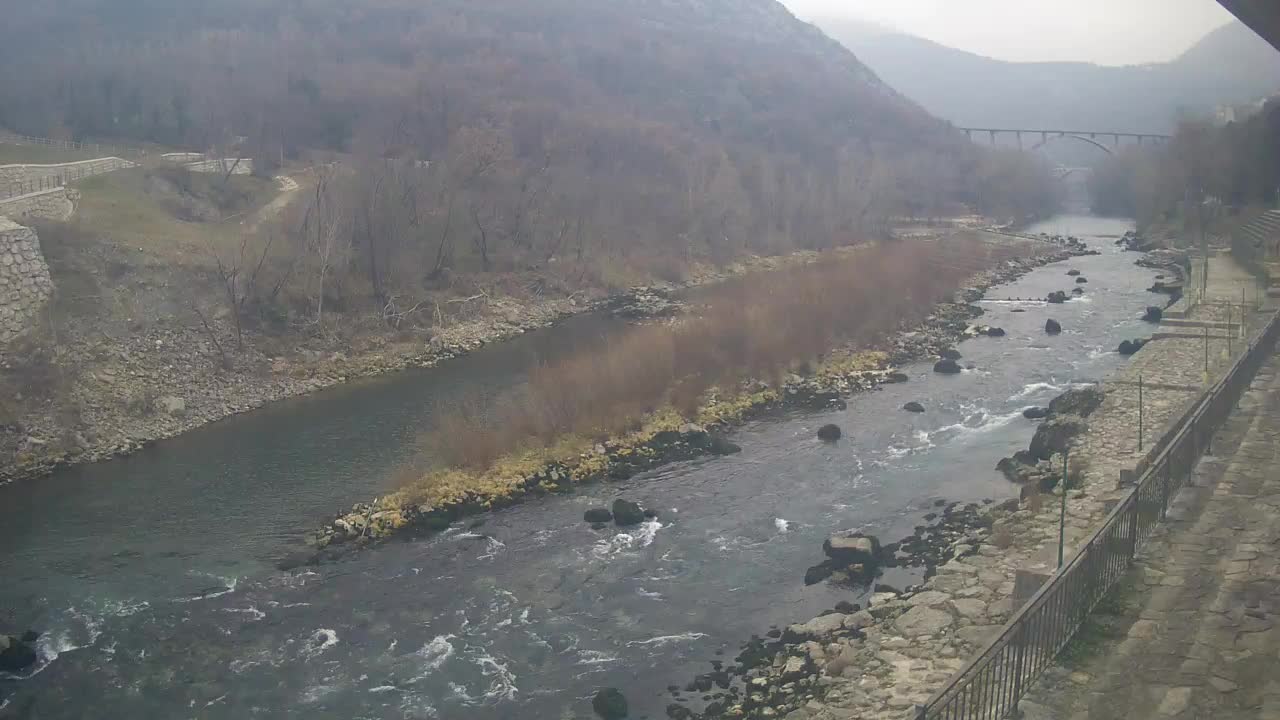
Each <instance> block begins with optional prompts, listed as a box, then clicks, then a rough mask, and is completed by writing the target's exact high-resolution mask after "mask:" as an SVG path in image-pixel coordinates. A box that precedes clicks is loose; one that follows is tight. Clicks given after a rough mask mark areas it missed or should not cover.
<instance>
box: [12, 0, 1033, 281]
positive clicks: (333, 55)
mask: <svg viewBox="0 0 1280 720" xmlns="http://www.w3.org/2000/svg"><path fill="white" fill-rule="evenodd" d="M50 48H58V51H57V52H49V51H48V50H49V49H50ZM0 59H2V60H3V63H4V66H5V68H6V71H7V72H6V78H5V79H4V81H3V82H0V125H4V126H7V127H8V128H9V129H11V130H14V131H19V132H23V133H28V134H36V135H51V136H54V137H68V138H76V139H81V138H95V139H97V138H102V139H126V140H138V141H142V140H145V141H150V142H157V143H163V144H166V145H171V146H181V147H189V148H193V149H205V148H210V147H226V146H228V145H229V144H231V141H232V139H234V138H237V137H242V138H247V146H248V147H249V148H250V150H251V151H252V153H253V155H254V157H255V160H257V161H258V164H259V165H260V166H261V167H264V168H267V169H269V168H270V167H271V164H272V162H273V161H274V162H279V160H280V159H282V158H283V159H284V160H286V161H288V160H290V159H310V158H312V157H314V156H313V155H309V154H308V152H309V151H315V150H327V151H336V152H341V153H351V154H352V155H351V156H346V157H344V158H343V159H344V160H345V161H346V164H347V165H348V166H354V167H357V168H359V172H360V175H359V180H358V181H357V182H356V183H355V186H356V187H360V188H364V189H366V190H368V189H370V188H374V187H378V188H387V187H391V186H394V188H395V193H398V195H399V196H401V197H407V196H418V198H417V201H416V203H415V204H414V206H413V207H412V208H407V209H406V208H404V207H397V208H395V209H394V210H395V211H396V212H393V208H390V207H388V205H391V204H394V205H397V206H401V205H404V203H402V202H400V201H399V200H396V201H392V200H390V199H389V196H388V197H384V198H377V197H365V198H364V199H363V200H362V201H358V202H357V201H354V200H351V199H350V198H347V199H346V200H344V201H343V202H344V203H345V204H346V205H347V206H348V207H347V210H348V212H344V213H343V214H344V215H346V216H348V218H351V217H356V216H358V215H360V213H356V212H354V210H352V209H351V208H350V207H349V206H350V204H351V203H352V202H355V203H356V204H363V205H365V206H366V207H365V210H368V211H369V212H367V213H364V215H366V216H367V217H368V218H371V219H372V220H371V222H372V221H381V222H383V224H384V225H386V227H383V228H382V230H383V231H385V232H384V234H391V235H396V236H397V237H400V238H403V237H404V235H405V233H404V232H392V231H391V229H390V226H391V225H395V224H396V223H400V224H403V225H410V224H411V225H413V226H414V227H415V228H418V230H417V232H418V235H419V237H418V238H417V239H415V240H412V242H413V244H414V245H415V246H417V247H418V248H419V249H423V250H424V251H423V252H421V253H419V254H420V255H421V256H422V257H420V258H417V259H415V260H414V262H416V263H425V264H426V265H427V267H426V268H415V272H418V274H419V275H432V274H438V273H439V272H440V271H441V270H442V268H443V266H447V265H450V264H452V265H455V266H456V265H461V264H466V263H470V265H469V266H472V267H476V268H488V267H491V266H493V265H494V264H495V262H496V261H497V259H498V258H505V259H506V261H507V262H509V263H516V264H536V263H539V262H544V261H546V260H548V259H551V258H555V257H557V256H560V255H564V254H565V253H566V252H567V251H568V250H570V249H571V248H578V247H581V246H585V245H588V244H596V245H599V246H600V247H601V248H605V249H606V252H610V253H614V254H618V253H622V252H623V251H624V250H626V249H634V248H637V247H647V248H650V249H651V250H652V251H653V252H651V253H650V254H651V255H660V254H663V253H667V254H673V255H684V254H690V253H692V254H695V255H705V256H708V257H712V258H726V257H731V256H733V255H735V254H737V253H739V252H741V251H743V250H751V251H760V252H778V251H784V250H787V249H789V248H795V247H823V246H829V245H831V244H837V243H842V242H847V241H849V240H852V239H854V238H857V237H861V236H865V235H870V234H876V233H878V232H880V231H881V230H882V228H883V226H884V224H885V219H886V218H888V217H890V216H892V215H897V214H904V213H938V212H942V211H943V210H945V209H947V208H949V207H955V206H956V203H966V202H967V203H972V204H975V205H976V204H981V205H983V206H984V209H987V210H990V211H992V212H998V213H1003V214H1009V215H1014V214H1025V213H1029V212H1036V211H1040V210H1043V209H1045V208H1046V207H1047V205H1048V204H1049V203H1050V202H1051V192H1049V190H1048V188H1047V186H1046V185H1045V184H1044V183H1043V182H1042V181H1043V178H1039V179H1037V171H1038V169H1037V168H1035V167H1034V165H1031V164H1029V163H1028V161H1026V160H1023V159H1020V158H1016V157H1013V156H984V155H982V154H980V152H979V151H977V150H975V149H973V148H971V147H969V146H968V145H966V144H965V143H964V142H962V140H961V139H960V138H958V137H957V136H956V135H955V134H954V133H952V132H950V131H949V130H948V128H947V127H946V125H945V124H944V123H942V122H941V121H939V120H937V119H935V118H933V117H930V116H929V115H928V114H926V113H925V112H924V111H922V110H921V109H920V108H919V107H918V106H917V105H915V104H914V103H913V102H911V101H909V100H907V99H905V98H904V97H903V96H901V95H900V94H898V93H897V92H895V91H894V90H893V89H891V88H890V87H888V86H886V85H885V84H884V83H883V82H881V81H880V80H879V79H878V78H877V77H876V76H875V75H874V74H873V73H872V72H870V71H869V70H868V69H867V68H866V67H865V66H863V65H862V64H861V63H859V62H858V60H857V59H856V58H855V57H854V56H853V55H852V54H851V53H849V52H848V51H847V50H845V49H844V48H842V47H841V46H839V45H838V44H837V43H835V42H833V41H831V40H829V39H828V38H826V37H825V36H823V35H822V34H821V33H820V32H818V31H817V30H815V29H814V28H812V27H811V26H808V25H806V24H804V23H801V22H799V21H797V20H796V19H795V18H794V17H792V16H791V15H790V13H788V12H787V11H786V10H785V9H784V8H783V7H782V6H781V5H780V4H778V3H776V2H774V1H773V0H680V1H678V2H660V1H658V0H625V1H624V0H599V1H597V2H590V3H582V2H578V1H577V0H537V2H531V1H529V0H488V1H486V2H474V0H428V1H424V0H360V1H359V2H340V1H339V0H291V1H285V2H280V1H278V0H212V1H211V2H193V1H192V0H177V1H176V2H175V1H173V0H163V1H162V0H109V1H108V0H52V1H51V2H45V3H31V4H27V5H24V6H21V7H16V8H13V9H12V10H10V11H9V12H8V13H7V18H6V23H5V24H4V27H3V28H0ZM375 159H376V160H378V161H379V162H373V160H375ZM388 159H395V160H399V161H403V162H402V164H400V165H395V166H394V167H390V166H389V165H388V164H387V163H386V162H385V161H386V160H388ZM336 185H337V183H335V187H336ZM366 195H367V193H366ZM371 204H372V205H378V206H380V207H379V208H371V207H367V206H369V205H371ZM397 212H398V213H399V214H401V215H404V214H406V213H408V215H410V216H411V217H408V218H407V219H405V218H401V219H394V218H392V217H391V216H392V215H395V214H396V213H397ZM349 222H351V221H350V220H349ZM374 230H375V228H373V227H370V226H369V223H366V226H365V227H364V228H363V235H364V236H368V235H369V234H370V233H372V232H374ZM446 234H447V235H448V236H449V238H450V239H448V240H446V241H444V242H448V243H449V244H450V247H448V248H441V247H439V244H440V242H441V240H440V237H441V236H442V235H446ZM427 238H431V241H430V242H428V241H427ZM455 241H456V242H457V247H456V248H455V247H453V243H454V242H455ZM354 242H355V243H356V244H357V245H358V244H359V243H360V240H359V238H356V239H355V240H354ZM426 245H430V247H429V248H426ZM424 248H425V249H424ZM596 249H600V248H596ZM575 252H579V254H580V253H581V252H586V250H585V249H583V250H581V251H578V250H575ZM365 256H367V257H369V258H375V255H373V254H369V253H365ZM387 261H388V262H389V260H387ZM368 262H377V259H376V258H375V259H373V260H370V261H368ZM375 274H376V269H375Z"/></svg>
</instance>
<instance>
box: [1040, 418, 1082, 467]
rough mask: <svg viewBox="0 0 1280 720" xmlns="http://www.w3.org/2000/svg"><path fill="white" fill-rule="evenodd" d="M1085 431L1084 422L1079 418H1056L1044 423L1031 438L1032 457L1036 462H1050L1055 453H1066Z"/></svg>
mask: <svg viewBox="0 0 1280 720" xmlns="http://www.w3.org/2000/svg"><path fill="white" fill-rule="evenodd" d="M1084 431H1085V424H1084V420H1082V419H1080V418H1079V417H1076V416H1074V415H1063V416H1061V417H1054V418H1052V419H1050V420H1048V421H1046V422H1044V423H1042V424H1041V425H1040V427H1039V429H1037V430H1036V434H1035V436H1034V437H1032V438H1031V448H1030V449H1031V455H1032V457H1034V458H1035V459H1036V460H1048V459H1049V458H1051V457H1053V455H1054V453H1059V454H1061V453H1063V452H1066V450H1067V448H1069V447H1071V444H1072V441H1074V440H1075V438H1076V436H1077V435H1079V434H1080V433H1082V432H1084Z"/></svg>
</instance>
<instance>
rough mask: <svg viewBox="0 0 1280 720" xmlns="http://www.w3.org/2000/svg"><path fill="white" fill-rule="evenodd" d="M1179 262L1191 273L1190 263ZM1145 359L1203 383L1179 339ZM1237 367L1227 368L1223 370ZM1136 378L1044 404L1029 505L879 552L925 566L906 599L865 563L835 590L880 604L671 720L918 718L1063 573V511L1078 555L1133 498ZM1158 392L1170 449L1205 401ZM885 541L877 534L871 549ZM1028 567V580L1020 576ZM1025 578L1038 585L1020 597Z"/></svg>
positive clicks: (813, 630) (684, 703)
mask: <svg viewBox="0 0 1280 720" xmlns="http://www.w3.org/2000/svg"><path fill="white" fill-rule="evenodd" d="M1167 261H1168V258H1167V257H1166V254H1164V253H1157V254H1156V255H1155V256H1154V257H1151V256H1147V257H1144V258H1143V260H1141V261H1139V264H1142V265H1144V266H1148V267H1153V266H1155V267H1167V265H1166V264H1165V263H1166V262H1167ZM1174 262H1175V263H1177V264H1181V260H1180V259H1179V258H1175V259H1174ZM1138 361H1139V362H1140V363H1141V364H1142V365H1143V366H1144V367H1145V369H1146V370H1147V371H1150V369H1151V368H1153V367H1159V368H1162V369H1164V371H1165V372H1166V373H1167V374H1168V376H1169V377H1170V378H1173V377H1180V376H1182V375H1184V374H1187V373H1191V374H1194V373H1195V372H1196V371H1197V369H1198V367H1199V366H1198V362H1199V360H1198V359H1197V356H1195V354H1194V353H1193V352H1189V351H1188V349H1187V348H1184V347H1182V346H1181V345H1180V344H1179V343H1177V342H1170V341H1161V342H1157V343H1153V344H1150V345H1148V346H1147V347H1146V348H1145V349H1143V351H1142V355H1140V356H1139V358H1138ZM1224 368H1225V363H1224V365H1223V367H1219V368H1218V371H1219V372H1220V371H1222V370H1223V369H1224ZM1139 371H1141V370H1140V369H1139ZM1132 376H1133V372H1132V369H1130V368H1126V369H1124V370H1121V371H1119V372H1118V373H1117V379H1116V382H1114V383H1109V384H1107V385H1105V386H1091V387H1085V388H1076V389H1072V390H1069V391H1067V392H1066V393H1063V394H1062V395H1060V396H1059V397H1058V398H1056V399H1055V400H1054V401H1053V402H1052V403H1051V404H1050V407H1049V408H1040V409H1038V410H1040V411H1042V412H1037V413H1035V415H1036V417H1037V418H1046V419H1045V422H1044V423H1043V424H1042V425H1041V426H1040V428H1039V429H1038V431H1037V433H1036V436H1035V437H1034V438H1033V440H1032V442H1031V445H1030V447H1029V448H1028V449H1027V450H1026V451H1022V452H1020V453H1018V454H1016V455H1015V457H1014V458H1006V459H1005V460H1002V461H1001V468H1000V469H1002V470H1005V471H1006V473H1008V474H1010V475H1011V478H1010V479H1012V480H1015V481H1016V482H1019V483H1022V484H1023V487H1024V492H1023V493H1022V497H1021V499H1020V500H1010V501H1008V502H1005V503H1002V504H1000V505H995V504H993V503H990V502H988V503H986V504H983V505H977V506H975V505H970V506H965V507H963V508H960V507H958V506H955V505H950V504H948V505H946V509H945V510H944V511H943V514H942V519H941V520H939V521H938V522H937V523H934V524H933V525H930V526H922V527H920V528H917V530H916V533H915V534H914V535H913V536H912V537H911V538H907V539H904V540H903V541H901V542H900V543H895V544H892V545H887V546H884V547H885V548H888V549H892V550H893V554H892V555H889V554H887V553H883V552H882V553H878V554H877V556H878V557H879V560H880V562H882V563H883V564H884V566H885V567H890V566H891V563H892V562H894V561H907V562H912V563H915V564H917V565H923V566H924V567H925V572H924V574H923V579H922V581H921V582H918V583H916V584H913V585H911V586H908V587H906V588H902V589H901V590H899V589H897V588H889V587H885V586H882V585H877V584H876V582H877V576H876V575H875V573H874V572H873V573H872V574H871V575H870V576H866V577H858V573H860V572H864V571H865V570H866V564H865V562H856V561H857V560H862V558H854V560H855V563H854V565H853V567H849V568H847V569H846V572H845V574H844V575H843V576H838V575H835V574H833V575H832V576H831V579H830V580H827V581H828V582H832V581H835V582H845V581H847V580H850V579H851V580H853V582H850V583H849V584H850V590H851V593H850V599H851V600H862V599H864V598H866V597H867V590H868V589H871V590H873V592H871V593H870V596H869V606H868V607H866V608H861V607H859V606H858V605H856V604H853V603H852V602H848V601H846V602H841V603H839V604H838V605H837V606H836V607H835V608H833V609H831V610H829V611H827V612H825V613H823V614H822V615H821V616H819V617H817V618H814V619H812V620H810V621H808V622H803V623H797V624H795V625H791V626H789V627H787V628H785V629H779V628H774V629H772V630H770V632H769V633H768V635H767V636H766V638H759V637H753V638H752V639H751V640H749V641H748V642H746V643H744V644H743V646H742V653H741V654H740V655H739V656H738V657H737V658H736V659H735V663H734V664H733V665H729V666H716V665H715V663H713V670H714V672H713V673H710V674H708V675H705V676H698V678H697V679H695V681H694V682H692V683H690V685H689V686H687V687H686V688H684V689H681V688H673V692H672V701H673V702H672V703H671V704H670V705H668V707H667V715H668V716H669V717H671V718H681V719H685V720H693V719H695V718H696V719H699V720H702V719H707V720H710V719H713V718H786V720H853V719H855V718H856V719H857V720H901V718H903V717H909V716H910V713H911V712H912V711H913V709H914V708H915V707H916V706H918V705H921V704H923V703H926V702H927V701H928V700H929V699H930V696H931V694H932V693H933V692H934V691H936V690H938V689H940V688H941V687H943V685H944V684H945V683H946V682H947V681H949V680H950V679H951V677H952V676H953V675H954V673H956V672H957V671H959V670H960V669H961V668H962V667H963V666H964V664H965V662H966V661H967V660H968V659H969V658H970V657H971V656H972V655H973V654H974V653H976V652H978V651H979V650H980V649H981V648H982V647H983V646H984V645H985V644H986V643H987V642H989V641H990V640H991V639H992V638H994V637H995V636H996V635H997V634H998V633H999V632H1000V630H1001V629H1002V627H1003V625H1004V623H1005V622H1007V621H1008V620H1009V618H1010V617H1011V616H1012V614H1013V613H1014V611H1015V610H1016V609H1017V607H1018V602H1019V598H1020V595H1019V593H1021V599H1024V600H1025V599H1026V598H1027V597H1029V595H1030V594H1031V593H1032V592H1034V590H1035V589H1036V586H1037V584H1036V582H1035V580H1036V579H1043V578H1047V577H1048V576H1049V575H1050V574H1051V573H1052V572H1053V568H1054V567H1055V557H1056V553H1057V548H1058V533H1059V517H1060V515H1059V513H1063V514H1062V516H1061V517H1062V518H1063V519H1064V521H1065V522H1064V523H1063V528H1064V534H1065V540H1066V548H1065V549H1066V553H1067V554H1068V555H1070V554H1071V553H1072V552H1074V550H1073V548H1074V547H1076V546H1077V545H1078V543H1080V542H1083V541H1084V540H1085V539H1087V538H1088V537H1089V536H1090V533H1091V532H1092V531H1093V530H1094V529H1095V528H1096V526H1097V523H1098V522H1100V521H1101V520H1102V518H1103V517H1105V515H1106V513H1107V512H1108V511H1109V510H1110V507H1111V503H1113V502H1115V501H1117V500H1118V499H1120V498H1121V497H1122V496H1123V495H1124V493H1125V492H1126V488H1125V486H1124V481H1123V473H1122V471H1123V470H1125V469H1126V468H1128V469H1129V470H1130V471H1132V468H1133V467H1134V464H1135V463H1137V462H1138V461H1139V460H1140V458H1142V457H1143V453H1142V452H1141V451H1139V450H1138V448H1137V445H1136V443H1135V442H1134V438H1133V437H1132V428H1133V426H1134V424H1135V422H1136V420H1137V418H1136V417H1135V414H1136V409H1135V408H1136V398H1135V393H1136V387H1135V384H1134V383H1132V382H1130V380H1132ZM1170 387H1171V388H1172V387H1175V386H1170ZM1148 394H1149V395H1156V397H1148V405H1147V421H1148V422H1150V423H1151V427H1153V428H1157V429H1160V432H1158V433H1156V435H1157V437H1154V438H1152V444H1151V445H1148V446H1147V447H1148V448H1150V447H1152V446H1157V447H1158V446H1159V445H1160V444H1161V443H1162V442H1163V440H1162V438H1161V437H1160V434H1161V433H1166V434H1167V433H1169V432H1173V431H1174V430H1175V429H1176V425H1175V424H1174V423H1175V421H1176V419H1177V418H1178V417H1180V416H1181V413H1182V411H1183V409H1184V408H1185V407H1187V405H1188V404H1189V403H1191V402H1193V401H1194V400H1195V398H1196V393H1195V392H1187V391H1184V390H1182V389H1180V388H1178V389H1170V390H1167V391H1158V392H1156V393H1152V392H1151V391H1148ZM1068 447H1070V452H1071V456H1070V462H1069V463H1068V464H1067V467H1066V471H1065V474H1064V463H1063V453H1064V451H1066V450H1067V448H1068ZM1064 478H1065V482H1063V480H1064ZM1117 478H1121V479H1120V481H1119V482H1118V481H1117ZM930 515H932V514H930ZM930 515H926V516H925V517H926V518H929V517H930ZM939 523H941V525H940V526H939ZM856 535H857V534H856V533H852V534H851V533H836V534H835V535H833V536H832V538H831V539H828V541H827V543H826V544H824V548H823V550H824V554H826V555H827V557H828V560H827V561H825V563H826V564H830V565H836V566H838V565H840V564H841V563H843V562H844V560H845V559H847V558H841V557H838V556H837V555H835V554H833V553H832V552H831V549H832V543H833V540H837V539H840V538H850V537H855V536H856ZM913 541H914V543H915V544H912V542H913ZM877 545H878V542H875V541H874V540H871V539H868V540H867V541H866V542H865V544H864V547H866V548H867V549H870V548H872V547H875V546H877ZM922 548H924V549H927V550H928V551H929V553H931V554H928V553H926V552H922ZM812 571H813V568H811V569H810V572H812ZM824 572H825V571H824ZM1020 572H1026V573H1027V574H1026V575H1025V576H1022V577H1020V576H1019V573H1020ZM1024 578H1025V579H1026V580H1029V581H1031V582H1029V583H1028V585H1027V586H1025V587H1021V588H1019V582H1020V580H1022V579H1024ZM808 579H812V578H807V580H808ZM707 677H710V678H712V679H713V680H714V687H712V686H710V685H707V683H706V682H705V678H707Z"/></svg>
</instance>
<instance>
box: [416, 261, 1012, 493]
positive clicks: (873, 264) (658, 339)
mask: <svg viewBox="0 0 1280 720" xmlns="http://www.w3.org/2000/svg"><path fill="white" fill-rule="evenodd" d="M1026 252H1028V248H1026V247H1025V246H1020V247H1014V246H1008V245H1002V246H990V245H987V244H984V243H982V242H980V241H978V240H976V239H968V240H961V239H955V240H951V241H948V242H945V243H940V242H929V241H923V240H916V241H900V242H891V243H884V244H880V245H875V246H869V247H865V248H862V249H859V250H858V251H856V252H853V253H845V254H836V253H832V254H828V255H826V256H824V257H823V258H821V259H820V260H819V261H818V262H816V263H813V264H809V265H803V266H798V267H791V268H787V269H782V270H776V271H771V272H767V273H757V274H754V275H750V276H747V277H743V278H740V279H738V280H735V281H731V282H728V283H725V284H723V285H720V286H717V287H716V288H714V289H712V290H709V291H707V292H706V293H705V296H704V297H702V298H700V301H701V303H702V304H703V307H702V310H701V311H700V312H699V313H697V314H696V315H693V316H691V317H688V318H686V319H684V320H682V321H680V322H677V323H673V324H662V325H646V326H640V327H636V328H634V329H632V330H630V331H628V332H626V333H623V334H621V335H620V336H618V337H616V338H614V339H613V340H611V341H610V342H609V343H607V344H605V345H603V346H599V347H595V348H591V349H588V350H585V351H583V352H581V353H578V354H575V355H572V356H569V357H567V358H565V359H562V360H559V361H557V362H555V363H552V364H546V365H541V366H539V367H537V368H535V369H534V370H533V372H532V373H531V376H530V379H529V382H528V384H527V386H525V387H524V388H523V389H521V390H520V391H518V392H516V393H512V394H509V395H507V396H506V397H504V398H500V399H499V400H497V401H496V403H495V404H494V405H492V406H490V407H489V408H488V409H487V410H486V411H483V412H479V411H475V410H472V409H464V410H462V411H460V412H459V413H458V414H456V415H455V416H453V417H448V418H445V419H444V420H443V421H442V423H441V425H440V426H439V427H438V428H437V430H436V436H435V438H434V442H432V443H431V444H432V445H433V446H434V447H435V448H436V450H437V453H438V454H439V456H440V459H442V460H444V461H445V462H446V463H448V464H450V465H455V466H465V467H471V468H485V467H488V466H489V465H491V464H492V463H493V462H494V461H495V460H496V459H497V458H499V457H501V456H502V455H504V454H507V453H510V452H512V451H515V450H518V449H524V448H529V447H536V446H542V447H545V446H548V445H550V444H551V443H553V442H554V441H556V440H557V439H559V438H561V437H563V436H565V435H570V434H573V435H581V436H586V437H603V436H608V435H612V434H616V433H619V432H622V431H624V430H627V429H628V428H630V427H634V425H635V423H636V422H637V421H638V420H639V419H641V418H642V417H644V416H645V415H646V414H648V413H651V412H653V411H654V410H655V409H657V408H658V407H661V406H663V405H664V404H670V405H672V406H674V407H675V408H676V409H677V410H678V411H680V412H681V413H683V414H685V416H686V417H688V416H691V415H692V414H693V412H694V411H695V410H696V409H697V406H698V402H699V400H700V398H702V397H703V396H704V394H705V393H706V392H707V391H708V390H709V389H711V388H712V387H721V388H733V387H736V386H737V384H738V383H739V382H740V381H741V380H743V379H745V378H761V379H772V380H776V379H778V378H779V377H781V375H782V374H783V373H785V372H786V371H787V370H788V369H789V368H792V367H795V366H796V365H798V364H799V363H801V362H808V361H813V360H816V359H817V358H819V357H821V356H822V355H823V354H824V353H826V352H827V351H829V350H831V349H832V348H834V347H836V346H838V345H841V344H844V343H853V344H855V345H860V346H868V345H871V344H873V343H874V342H876V341H878V340H880V339H882V338H883V337H884V336H885V335H886V334H888V333H890V332H892V331H894V330H895V329H897V328H899V327H902V326H910V325H913V324H915V323H918V322H920V321H921V320H923V319H924V318H925V317H926V316H927V315H928V314H929V313H930V312H931V311H932V308H933V306H934V305H935V303H937V302H939V301H941V300H944V299H946V298H948V297H950V296H951V295H952V294H953V293H954V292H955V291H956V290H957V289H958V288H959V287H960V285H961V284H962V283H963V282H964V281H965V280H966V279H967V278H968V277H970V276H971V275H972V274H973V273H974V272H976V271H978V270H981V269H983V268H987V267H990V266H991V265H993V264H994V263H997V262H1001V261H1004V260H1007V259H1009V258H1011V257H1013V256H1015V255H1021V254H1026Z"/></svg>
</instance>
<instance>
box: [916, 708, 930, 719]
mask: <svg viewBox="0 0 1280 720" xmlns="http://www.w3.org/2000/svg"><path fill="white" fill-rule="evenodd" d="M928 714H929V711H928V708H926V707H925V706H924V705H917V706H916V714H915V720H925V718H926V717H927V716H928Z"/></svg>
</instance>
